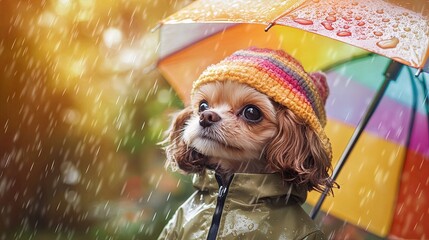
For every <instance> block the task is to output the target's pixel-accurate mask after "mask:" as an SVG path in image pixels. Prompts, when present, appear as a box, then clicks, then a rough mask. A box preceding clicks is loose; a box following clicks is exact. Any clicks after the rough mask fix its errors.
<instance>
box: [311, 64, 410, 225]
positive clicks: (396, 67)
mask: <svg viewBox="0 0 429 240" xmlns="http://www.w3.org/2000/svg"><path fill="white" fill-rule="evenodd" d="M402 66H403V65H402V64H401V63H398V62H395V61H392V60H391V61H390V63H389V65H388V66H387V68H386V71H385V72H384V76H385V78H384V81H383V83H382V85H381V87H380V89H379V90H378V91H377V93H376V94H375V95H374V97H373V99H372V101H371V103H370V104H369V107H368V109H367V110H366V112H365V114H364V116H363V118H362V120H361V121H360V122H359V124H358V126H357V127H356V129H355V131H354V132H353V135H352V137H351V138H350V140H349V143H348V144H347V146H346V148H345V150H344V152H343V154H342V155H341V158H340V160H339V161H338V163H337V165H336V166H335V168H334V171H333V172H332V176H331V179H330V181H331V182H332V183H333V182H335V180H336V179H337V177H338V174H339V173H340V171H341V169H342V168H343V166H344V164H345V163H346V161H347V158H348V157H349V155H350V153H351V152H352V150H353V148H354V146H355V145H356V143H357V141H358V139H359V137H360V135H361V134H362V132H363V130H364V129H365V127H366V125H367V124H368V122H369V120H370V119H371V116H372V114H373V113H374V111H375V109H377V106H378V104H379V103H380V100H381V99H382V98H383V95H384V93H385V92H386V89H387V87H388V86H389V83H390V81H391V80H396V78H397V77H398V75H399V72H400V70H401V67H402ZM330 191H331V188H329V187H327V188H325V190H324V191H323V193H322V195H321V196H320V197H319V200H318V201H317V203H316V205H315V206H314V208H313V209H312V210H311V212H310V217H311V218H312V219H315V218H316V216H317V213H318V212H319V210H320V208H321V206H322V204H323V202H324V201H325V198H326V196H327V195H328V193H329V192H330Z"/></svg>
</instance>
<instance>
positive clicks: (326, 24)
mask: <svg viewBox="0 0 429 240" xmlns="http://www.w3.org/2000/svg"><path fill="white" fill-rule="evenodd" d="M322 26H323V27H325V29H326V30H334V27H332V22H330V21H325V22H322Z"/></svg>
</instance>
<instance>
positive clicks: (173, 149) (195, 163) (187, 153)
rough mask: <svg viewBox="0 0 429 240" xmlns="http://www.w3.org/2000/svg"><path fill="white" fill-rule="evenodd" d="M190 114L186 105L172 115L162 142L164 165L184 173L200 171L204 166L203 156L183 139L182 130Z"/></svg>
mask: <svg viewBox="0 0 429 240" xmlns="http://www.w3.org/2000/svg"><path fill="white" fill-rule="evenodd" d="M191 115H192V109H191V107H186V108H185V109H183V110H182V111H180V112H178V113H176V114H175V115H174V116H173V119H172V122H171V125H170V128H169V129H168V130H167V133H168V135H167V137H166V139H165V140H164V141H163V142H162V144H165V148H164V149H165V153H166V156H167V161H166V165H165V166H166V167H167V168H171V169H172V170H173V171H176V170H178V169H180V170H182V171H183V172H185V173H195V172H202V171H203V170H204V168H205V166H204V161H205V159H204V156H203V155H202V154H200V153H198V152H196V151H195V150H194V149H193V148H191V147H189V146H188V145H187V144H186V143H185V142H184V141H183V130H184V129H185V127H186V126H187V121H188V120H189V118H190V117H191Z"/></svg>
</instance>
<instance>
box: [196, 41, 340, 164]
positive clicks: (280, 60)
mask: <svg viewBox="0 0 429 240" xmlns="http://www.w3.org/2000/svg"><path fill="white" fill-rule="evenodd" d="M228 80H229V81H237V82H240V83H244V84H247V85H249V86H251V87H253V88H255V89H256V90H258V91H259V92H261V93H264V94H266V95H267V96H269V97H271V98H272V99H273V100H274V101H275V102H277V103H279V104H281V105H283V106H285V107H287V108H289V109H290V110H291V111H292V112H293V113H294V114H295V115H297V116H299V117H300V118H301V119H303V120H304V121H305V122H306V123H307V124H308V125H309V126H310V127H311V128H312V129H313V130H314V131H315V132H316V133H317V135H318V136H319V139H320V140H321V141H322V143H323V145H324V148H325V151H326V152H327V153H328V156H329V157H330V158H332V149H331V144H330V142H329V139H328V137H327V136H326V134H325V132H324V130H323V127H324V126H325V125H326V112H325V107H324V105H325V103H326V99H327V97H328V94H329V89H328V84H327V82H326V76H325V75H324V74H323V73H320V72H316V73H311V74H309V73H307V72H306V71H305V70H304V68H303V67H302V65H301V64H300V63H299V62H298V61H297V60H296V59H295V58H293V57H292V56H290V55H289V54H287V53H286V52H284V51H282V50H271V49H261V48H255V47H251V48H248V49H244V50H239V51H236V52H234V53H233V54H232V55H231V56H229V57H227V58H225V59H224V60H222V61H221V62H219V63H218V64H214V65H211V66H209V67H208V68H207V69H206V70H205V71H204V72H203V73H202V74H201V75H200V76H199V78H198V79H197V80H195V81H194V83H193V87H192V93H194V92H195V90H196V89H197V88H199V87H200V86H201V85H203V84H206V83H209V82H215V81H228Z"/></svg>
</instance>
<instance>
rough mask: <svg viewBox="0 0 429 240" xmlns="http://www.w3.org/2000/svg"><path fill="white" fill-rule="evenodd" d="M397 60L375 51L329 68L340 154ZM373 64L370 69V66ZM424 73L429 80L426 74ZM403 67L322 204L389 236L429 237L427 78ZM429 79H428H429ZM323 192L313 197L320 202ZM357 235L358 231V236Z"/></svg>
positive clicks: (332, 125) (332, 123)
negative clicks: (392, 61) (331, 193)
mask: <svg viewBox="0 0 429 240" xmlns="http://www.w3.org/2000/svg"><path fill="white" fill-rule="evenodd" d="M388 62H389V59H387V58H384V57H381V56H376V55H370V56H367V57H363V58H358V59H356V60H352V61H349V62H347V63H344V64H341V65H340V66H337V67H335V68H333V69H331V70H329V71H327V76H328V79H329V82H328V83H329V85H330V96H329V98H328V101H327V103H326V110H327V114H328V117H329V121H328V125H327V127H326V132H327V134H328V136H329V137H330V138H331V142H332V144H333V149H334V155H335V156H334V159H338V157H339V155H340V154H341V152H342V150H343V149H344V147H345V145H346V143H347V141H348V139H349V138H350V136H351V135H352V132H353V130H354V128H355V126H356V125H357V124H358V123H359V121H360V119H361V118H362V116H363V114H364V112H365V110H366V108H367V105H368V103H369V102H370V101H371V98H372V97H373V95H374V94H375V92H376V91H377V90H378V88H379V86H380V81H374V79H380V78H383V71H384V68H385V66H386V65H387V64H388ZM362 69H365V71H362ZM420 78H421V79H423V78H426V79H429V75H428V74H426V73H424V74H423V75H422V76H420ZM416 80H417V79H415V78H414V77H413V74H412V71H411V70H410V69H408V68H403V69H402V71H401V72H400V75H399V77H398V79H397V80H396V81H395V82H393V83H391V84H390V85H389V88H388V90H387V91H386V94H385V97H384V98H383V99H382V100H381V102H380V104H379V106H378V108H377V110H376V111H375V113H374V115H373V116H372V118H371V120H370V121H369V123H368V125H367V126H366V129H365V132H364V133H363V134H362V135H361V137H360V139H359V141H358V143H357V145H356V147H355V149H354V150H353V153H352V155H351V156H350V158H349V159H348V161H347V163H346V164H345V166H344V168H343V170H342V172H341V174H340V175H339V177H338V179H337V181H338V183H339V184H340V185H341V188H340V189H337V190H335V194H334V195H335V196H334V197H331V198H327V201H326V202H325V204H324V206H323V208H322V209H324V211H326V212H329V213H330V214H332V215H334V216H336V217H337V218H341V219H344V220H345V221H346V222H349V223H352V224H354V225H357V226H359V227H360V228H362V229H364V230H367V231H369V232H372V233H375V234H376V235H378V236H381V237H386V236H389V237H398V238H406V239H420V238H425V237H427V236H429V229H428V228H427V223H428V222H429V212H428V209H429V201H428V199H429V181H428V179H429V143H428V140H429V129H428V123H429V122H428V121H429V119H428V109H427V108H426V106H425V101H426V99H425V98H426V97H427V90H426V89H425V88H427V86H426V83H424V82H421V83H419V82H418V81H416ZM423 84H424V85H423ZM318 197H319V196H318V194H315V193H312V194H310V196H309V199H308V202H309V203H311V204H314V203H315V202H316V201H317V198H318ZM355 238H357V236H354V237H352V239H355Z"/></svg>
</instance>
